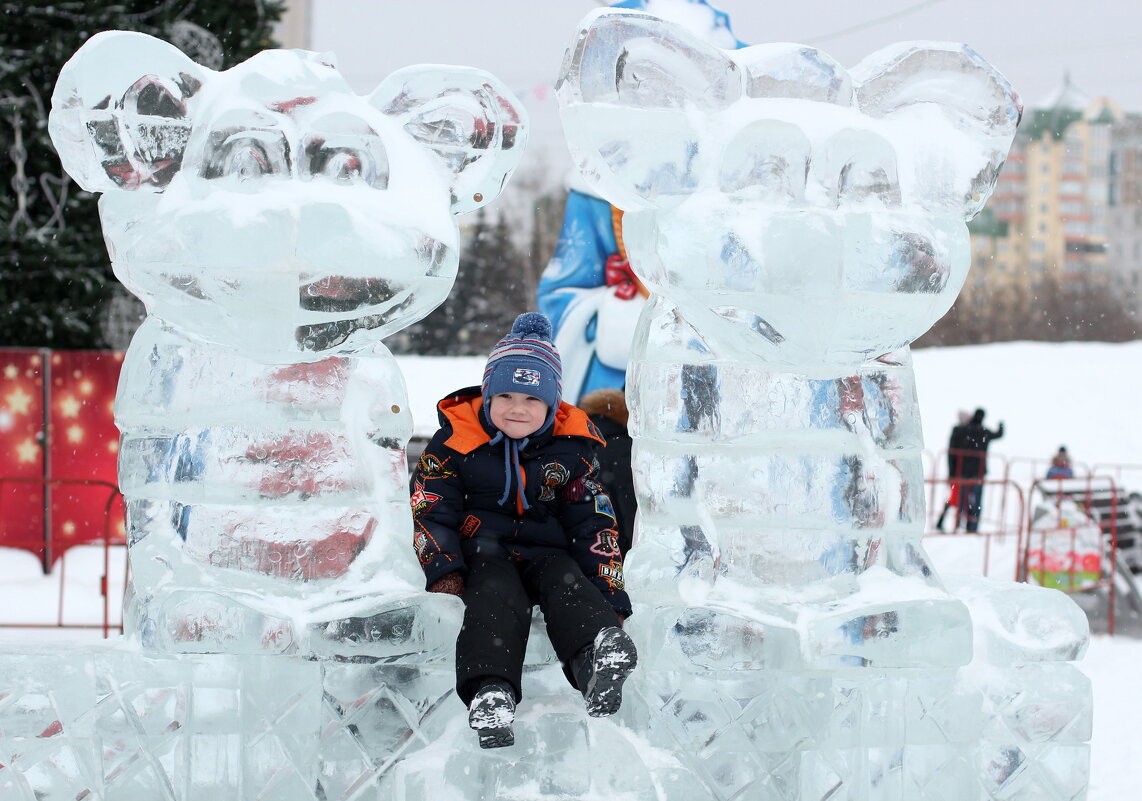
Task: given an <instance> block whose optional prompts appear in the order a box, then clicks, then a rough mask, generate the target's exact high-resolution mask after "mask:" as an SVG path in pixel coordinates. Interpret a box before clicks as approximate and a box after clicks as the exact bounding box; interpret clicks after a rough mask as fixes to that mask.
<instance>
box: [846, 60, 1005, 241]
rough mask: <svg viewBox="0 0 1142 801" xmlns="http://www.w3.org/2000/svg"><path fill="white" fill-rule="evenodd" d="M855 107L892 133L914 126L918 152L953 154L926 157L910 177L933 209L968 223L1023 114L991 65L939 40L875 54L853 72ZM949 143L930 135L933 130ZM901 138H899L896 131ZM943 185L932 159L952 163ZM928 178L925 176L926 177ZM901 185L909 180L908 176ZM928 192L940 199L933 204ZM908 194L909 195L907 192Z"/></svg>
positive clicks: (989, 187)
mask: <svg viewBox="0 0 1142 801" xmlns="http://www.w3.org/2000/svg"><path fill="white" fill-rule="evenodd" d="M852 76H853V79H854V82H855V84H856V97H857V105H858V106H859V108H860V110H861V111H862V112H864V113H865V114H867V115H869V116H870V117H874V118H883V119H885V120H888V121H890V122H891V127H892V129H894V130H897V129H899V128H901V127H909V123H912V124H913V126H914V129H915V132H917V133H920V132H922V131H923V130H925V129H926V130H927V131H928V132H929V135H928V136H924V135H923V134H922V133H921V135H920V136H919V138H918V139H917V138H913V139H912V145H911V147H913V149H917V150H919V151H923V150H924V148H923V147H922V144H921V143H923V142H925V141H928V142H937V143H940V145H939V146H940V147H942V148H947V145H948V143H949V141H953V142H955V144H956V145H957V147H956V149H955V151H954V152H947V151H945V152H943V153H941V154H936V153H929V154H927V163H922V162H921V161H917V162H916V163H915V165H914V173H913V175H912V176H911V178H912V180H913V181H915V182H916V184H915V186H916V187H919V186H920V184H922V183H927V185H928V187H929V190H928V191H927V192H925V193H924V194H928V195H929V197H930V198H931V199H932V200H935V201H936V204H937V205H944V206H945V207H947V208H948V209H949V210H954V211H957V212H962V213H963V215H964V217H965V218H966V219H971V218H972V217H974V216H975V215H976V214H978V213H979V211H980V210H981V209H982V208H983V206H984V204H985V203H986V202H987V199H988V197H989V196H990V195H991V191H992V189H993V188H994V187H995V181H996V179H997V178H998V177H999V170H1000V168H1001V167H1003V162H1004V161H1005V160H1006V158H1007V153H1008V150H1009V149H1010V148H1011V142H1012V140H1013V139H1014V137H1015V128H1016V126H1018V124H1019V119H1020V117H1021V116H1022V114H1023V106H1022V104H1021V103H1020V101H1019V95H1018V94H1016V92H1015V90H1014V89H1012V88H1011V84H1009V83H1008V82H1007V79H1006V78H1004V77H1003V76H1002V75H1001V74H1000V73H999V72H998V71H997V70H996V69H995V68H994V67H992V66H991V65H990V64H988V63H987V62H986V61H984V60H983V58H982V57H981V56H980V55H979V54H978V53H976V52H975V51H974V50H972V49H971V48H970V47H968V46H967V45H963V44H954V43H944V42H911V43H909V42H903V43H900V44H896V45H892V46H890V47H886V48H884V49H882V50H878V51H877V52H875V53H872V54H871V55H869V56H868V57H866V58H865V59H864V60H862V61H861V62H860V64H858V65H857V66H856V67H855V68H853V70H852ZM940 129H943V131H944V132H945V133H946V134H948V135H950V140H949V138H947V137H933V136H931V133H932V132H933V131H938V130H940ZM901 133H903V132H902V131H901ZM949 159H951V160H954V162H955V164H956V167H955V169H954V170H952V169H948V170H945V172H944V175H943V176H942V179H943V186H942V187H941V185H940V181H939V180H936V179H938V178H940V177H939V176H933V175H932V174H931V167H932V164H934V163H935V162H937V161H944V162H945V164H950V161H949ZM923 173H927V174H923ZM901 180H902V182H907V181H908V178H907V177H906V176H905V175H902V176H901ZM933 190H935V191H940V192H942V193H943V197H942V198H935V197H934V196H933ZM906 194H907V190H906Z"/></svg>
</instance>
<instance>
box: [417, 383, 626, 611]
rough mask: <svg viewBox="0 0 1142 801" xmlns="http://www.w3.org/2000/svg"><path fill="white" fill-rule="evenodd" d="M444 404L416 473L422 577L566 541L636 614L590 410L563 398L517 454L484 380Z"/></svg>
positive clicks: (590, 574) (605, 588) (606, 592)
mask: <svg viewBox="0 0 1142 801" xmlns="http://www.w3.org/2000/svg"><path fill="white" fill-rule="evenodd" d="M437 413H438V415H439V418H440V424H441V428H440V430H439V431H437V432H436V435H435V436H434V437H433V438H432V439H431V440H430V441H429V443H428V445H427V446H426V447H425V449H424V453H423V454H422V455H421V457H420V462H419V464H418V465H417V467H416V469H415V470H414V471H413V474H412V480H411V482H410V491H411V493H412V513H413V522H414V527H415V534H414V545H415V547H416V553H417V556H418V557H419V559H420V566H421V568H423V570H424V575H425V586H426V587H428V586H431V585H432V583H433V582H434V581H436V580H437V579H438V578H440V577H441V576H444V575H446V574H448V573H451V572H453V571H459V572H460V573H461V574H463V573H464V572H466V569H467V568H466V559H468V558H470V557H472V556H473V555H475V554H482V555H483V554H489V555H499V556H503V557H505V558H509V559H516V560H520V561H526V560H530V559H534V558H536V557H538V556H540V555H542V554H544V553H550V552H551V551H553V550H559V551H566V552H567V553H569V554H571V556H572V557H573V558H574V559H575V561H576V562H577V563H578V564H579V566H580V567H581V568H582V570H583V573H584V574H585V575H586V577H587V578H588V579H589V580H590V581H591V582H592V583H593V584H594V585H595V586H596V587H598V588H599V590H600V591H601V592H602V593H603V596H604V597H606V598H607V599H608V600H609V601H610V603H611V606H612V607H614V609H615V611H617V612H621V613H623V614H625V615H629V614H630V613H631V604H630V598H628V597H627V594H626V592H625V591H624V588H623V562H622V554H621V552H620V551H619V547H618V534H617V532H616V530H615V513H614V509H613V507H612V505H611V499H610V496H609V495H608V494H607V492H606V489H605V488H604V487H603V486H602V484H600V483H599V480H598V469H599V468H598V461H597V460H596V458H595V448H596V446H597V445H599V444H602V443H603V439H602V437H601V436H600V435H599V432H598V429H597V428H596V427H595V425H594V423H592V422H591V421H590V420H589V419H588V418H587V415H586V414H585V413H584V412H583V411H582V410H580V409H578V408H576V407H574V406H572V405H570V404H568V403H562V404H560V406H559V409H558V410H557V411H556V414H555V421H554V423H553V425H552V426H551V427H550V428H548V429H547V430H546V431H545V432H543V433H541V434H537V435H536V436H535V437H534V438H532V439H528V440H527V441H526V444H524V445H523V447H522V448H521V449H520V450H519V451H518V456H516V457H515V458H513V454H512V450H511V449H512V446H513V441H512V440H509V439H507V438H506V437H499V438H497V437H496V435H497V434H499V431H498V430H497V429H496V428H495V427H494V426H493V425H492V424H491V422H490V421H489V420H488V419H487V417H486V415H485V414H484V410H483V398H482V397H481V395H480V388H479V387H469V388H467V389H462V390H459V391H458V392H456V393H454V394H452V395H449V396H448V397H446V398H444V399H443V400H441V401H440V403H439V404H437ZM501 501H502V502H501Z"/></svg>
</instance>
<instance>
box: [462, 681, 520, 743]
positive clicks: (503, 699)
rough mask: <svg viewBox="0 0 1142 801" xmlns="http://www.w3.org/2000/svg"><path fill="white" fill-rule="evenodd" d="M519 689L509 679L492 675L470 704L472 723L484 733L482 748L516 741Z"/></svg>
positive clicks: (469, 710) (481, 738) (482, 735)
mask: <svg viewBox="0 0 1142 801" xmlns="http://www.w3.org/2000/svg"><path fill="white" fill-rule="evenodd" d="M514 721H515V693H514V692H513V691H512V688H511V686H510V685H509V684H508V683H507V682H506V681H501V680H499V679H489V680H488V681H486V682H484V684H482V685H481V686H480V689H478V690H476V694H475V695H474V696H472V703H470V704H468V726H469V727H471V728H473V729H475V730H476V733H477V734H479V735H480V747H481V748H502V747H503V746H505V745H515V732H513V731H512V723H513V722H514Z"/></svg>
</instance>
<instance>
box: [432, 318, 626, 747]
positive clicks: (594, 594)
mask: <svg viewBox="0 0 1142 801" xmlns="http://www.w3.org/2000/svg"><path fill="white" fill-rule="evenodd" d="M561 378H562V368H561V366H560V361H559V354H558V352H556V350H555V347H554V345H553V344H552V343H551V323H550V321H549V320H548V319H547V318H546V317H545V316H543V315H542V314H536V313H528V314H521V315H520V316H519V317H518V318H516V321H515V324H514V325H512V330H511V333H510V334H508V335H507V336H506V337H504V338H503V339H501V340H500V341H499V343H497V345H496V346H495V347H494V348H493V349H492V352H491V354H490V355H489V356H488V363H487V366H486V368H485V369H484V378H483V383H482V385H481V386H480V387H470V388H468V389H462V390H460V391H458V392H456V393H454V394H452V395H450V396H448V397H447V398H445V399H443V400H442V401H440V403H439V404H438V406H437V409H438V412H439V416H440V422H441V429H440V430H439V431H438V432H437V433H436V435H435V436H434V437H433V438H432V440H431V441H430V442H429V443H428V446H427V447H426V448H425V450H424V454H423V455H422V456H421V459H420V463H419V464H418V465H417V468H416V470H415V471H414V472H413V475H412V481H411V491H412V508H413V519H414V522H415V546H416V552H417V556H418V557H419V558H420V564H421V567H422V568H423V569H424V574H425V584H426V586H427V588H428V591H429V592H447V593H452V594H454V595H458V596H460V597H461V598H463V599H464V606H465V610H464V625H463V627H462V628H461V629H460V634H459V636H458V637H457V639H456V692H457V694H458V695H459V696H460V699H461V700H462V701H463V702H464V703H465V705H467V707H468V710H469V712H468V725H469V726H471V727H472V728H473V729H475V730H476V731H477V733H478V734H479V736H480V746H481V747H483V748H497V747H499V746H506V745H512V744H513V743H514V742H515V735H514V733H513V732H512V722H513V721H514V720H515V705H516V703H518V702H519V700H520V699H521V698H522V692H521V690H520V682H521V678H522V675H523V658H524V651H525V649H526V646H527V638H528V633H529V631H530V627H531V610H532V606H533V605H534V604H539V608H540V609H541V610H542V611H543V616H544V619H545V621H546V623H547V634H548V636H549V637H550V638H551V644H552V646H554V648H555V653H556V654H557V655H558V656H559V659H560V660H561V661H562V662H563V666H564V673H565V674H566V675H567V678H568V680H569V681H570V682H571V684H572V686H574V687H576V688H577V689H578V690H579V691H580V692H582V693H583V696H584V698H585V699H586V704H587V712H588V714H590V715H593V716H601V715H610V714H613V713H614V712H616V711H617V710H618V708H619V704H620V703H621V702H622V684H623V682H624V681H625V680H626V678H627V676H628V675H629V674H630V672H631V671H632V670H633V669H634V666H635V662H636V660H637V657H636V654H635V647H634V643H633V642H632V641H631V639H630V637H629V636H628V635H627V634H626V632H624V631H623V630H622V623H623V621H624V620H625V619H626V617H627V616H629V615H630V614H631V604H630V599H629V598H628V597H627V594H626V592H625V591H624V590H623V567H622V554H621V553H620V551H619V548H618V535H617V533H616V531H615V518H614V511H613V509H612V507H611V501H610V498H609V497H608V496H607V494H606V490H605V489H604V488H603V487H602V485H601V484H599V482H598V478H597V471H598V463H597V462H596V459H595V447H596V445H597V444H600V443H602V438H601V437H600V436H599V434H598V431H597V430H596V429H595V427H594V425H593V424H592V423H591V422H590V421H589V420H588V419H587V415H586V414H585V413H583V412H582V411H581V410H579V409H577V408H575V407H574V406H571V405H570V404H567V403H563V402H561V400H560V396H561V394H562V385H561Z"/></svg>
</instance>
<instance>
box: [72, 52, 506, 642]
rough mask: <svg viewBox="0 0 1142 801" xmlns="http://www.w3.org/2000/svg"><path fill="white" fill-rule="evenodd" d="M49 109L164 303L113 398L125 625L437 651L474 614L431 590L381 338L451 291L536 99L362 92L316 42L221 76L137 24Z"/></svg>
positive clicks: (442, 80) (115, 237) (480, 86)
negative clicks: (468, 237)
mask: <svg viewBox="0 0 1142 801" xmlns="http://www.w3.org/2000/svg"><path fill="white" fill-rule="evenodd" d="M52 102H53V109H52V114H51V117H50V129H51V133H52V137H53V141H54V142H55V143H56V146H57V148H58V150H59V152H60V156H61V159H62V160H63V162H64V165H65V167H66V168H67V169H68V171H69V172H70V173H71V175H73V176H74V177H75V179H76V180H77V181H78V182H79V183H80V184H81V185H82V186H83V187H84V188H85V189H88V190H90V191H93V192H100V193H102V197H101V199H100V214H101V217H102V222H103V230H104V236H105V238H106V240H107V243H108V249H109V252H110V254H111V260H112V265H113V267H114V270H115V274H116V275H117V276H118V277H119V279H120V280H122V281H123V283H124V284H125V285H126V286H127V288H128V289H130V290H131V291H132V292H134V293H135V294H136V295H138V296H139V297H140V298H142V300H143V301H144V302H145V303H146V306H147V311H148V313H149V316H148V319H147V321H146V322H145V323H144V325H143V326H142V328H141V329H140V330H139V332H138V333H137V335H136V337H135V338H134V340H133V341H132V344H131V347H130V349H129V351H128V353H127V356H126V359H125V362H124V366H123V372H122V379H121V384H120V388H119V393H118V396H117V399H116V408H115V414H116V422H117V424H118V425H119V428H120V430H121V431H122V439H121V444H120V458H119V483H120V486H121V488H122V491H123V494H124V496H125V498H126V501H127V529H128V532H127V533H128V539H129V542H130V555H131V571H132V578H131V587H130V600H129V605H128V610H127V621H128V627H129V630H130V633H131V634H132V635H133V636H136V637H138V638H140V640H141V641H142V643H143V645H144V646H146V647H147V648H150V649H154V650H157V651H161V652H227V653H279V654H293V653H299V654H303V655H304V654H309V655H318V654H320V655H330V656H333V655H343V656H360V655H361V654H372V655H373V656H375V657H378V658H380V657H385V658H389V657H391V656H392V655H393V653H394V652H396V653H407V652H416V653H421V654H424V655H426V656H427V655H434V654H436V653H437V652H438V651H439V650H440V649H441V647H442V642H437V641H436V639H437V638H440V637H445V638H446V634H445V632H446V629H447V626H442V624H441V620H448V619H449V616H450V614H451V616H452V617H454V615H455V610H451V612H449V609H450V607H449V606H448V605H447V604H446V603H445V602H443V601H442V600H441V599H439V598H436V597H432V596H428V595H425V594H424V593H422V592H421V591H420V585H421V584H422V583H423V578H422V576H421V573H420V571H419V569H418V567H417V565H416V563H415V558H414V557H413V555H412V551H411V549H410V548H409V547H408V539H409V536H410V531H411V518H410V513H409V504H408V493H407V475H406V467H405V453H404V447H405V444H406V442H407V441H408V438H409V436H410V435H411V432H412V421H411V418H410V416H409V411H408V403H407V399H406V394H405V386H404V380H403V378H402V376H401V375H400V372H399V370H398V369H397V367H396V364H395V362H394V360H393V358H392V356H391V355H390V354H389V352H388V350H387V349H386V348H385V346H384V345H383V344H382V342H381V340H382V338H383V337H384V336H386V335H387V334H390V333H392V332H394V331H396V330H399V329H400V328H403V327H405V326H407V325H410V324H411V323H413V322H415V321H416V320H418V319H420V318H421V317H423V316H424V315H425V314H427V313H428V312H429V311H431V310H432V309H433V308H434V307H436V306H437V305H439V304H440V302H441V301H442V300H443V299H444V298H445V297H446V296H447V293H448V292H449V290H450V289H451V286H452V282H453V279H454V277H455V275H456V265H457V250H456V248H457V227H456V221H455V216H456V215H457V214H459V213H461V212H465V211H469V210H471V209H474V208H477V207H479V206H480V205H483V204H484V203H486V202H488V201H490V200H492V199H494V198H495V197H496V195H498V194H499V192H500V190H501V188H502V186H503V184H504V182H505V181H506V180H507V178H508V176H509V175H510V174H511V172H512V170H513V169H514V168H515V165H516V164H517V163H518V160H519V156H520V153H521V150H522V148H523V145H524V142H525V139H526V121H525V120H524V118H523V110H522V107H521V106H520V103H519V101H518V100H517V99H515V98H514V96H513V95H512V94H511V93H510V92H508V91H507V90H506V89H505V88H504V87H503V86H501V85H500V83H499V82H498V81H497V80H496V79H495V78H494V77H492V76H490V75H488V74H486V73H483V72H480V71H478V70H474V69H469V68H465V67H443V66H419V67H408V68H405V69H402V70H400V71H398V72H396V73H394V74H393V75H391V76H389V78H387V79H386V80H385V81H383V82H382V83H381V85H380V86H378V87H377V88H376V89H375V90H374V91H373V92H372V93H371V94H369V95H368V96H361V95H357V94H355V93H354V92H352V91H351V90H350V88H349V86H348V84H347V83H346V82H345V80H344V78H342V77H341V75H340V73H338V71H337V69H336V68H335V66H334V65H333V64H332V62H331V60H330V59H329V58H328V57H324V56H319V55H317V54H314V53H307V52H303V51H265V52H263V53H260V54H258V55H256V56H254V57H252V58H250V59H249V60H247V61H245V62H243V63H241V64H238V65H237V66H234V67H232V68H231V69H229V70H226V71H224V72H214V71H211V70H208V69H205V68H203V67H201V66H199V65H198V64H195V63H194V62H193V61H191V60H190V59H189V58H187V57H186V56H185V55H183V54H182V53H181V52H180V51H178V50H177V49H176V48H174V47H173V46H171V45H169V44H167V43H165V42H162V41H160V40H157V39H153V38H150V37H147V36H144V35H141V34H133V33H124V32H117V31H116V32H105V33H100V34H97V35H95V36H93V37H92V38H91V39H90V40H89V41H88V42H87V43H86V44H85V45H84V46H83V47H82V48H81V49H80V50H79V51H78V52H77V53H76V55H75V56H73V58H72V59H71V60H70V61H69V62H68V63H67V64H66V65H65V66H64V68H63V70H62V72H61V73H60V77H59V81H58V83H57V85H56V89H55V93H54V95H53V98H52ZM452 622H454V621H452ZM394 632H397V633H394ZM339 643H340V644H344V645H345V648H344V649H342V648H341V647H340V645H339Z"/></svg>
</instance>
